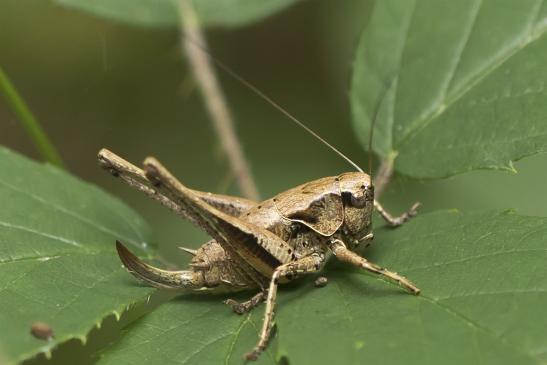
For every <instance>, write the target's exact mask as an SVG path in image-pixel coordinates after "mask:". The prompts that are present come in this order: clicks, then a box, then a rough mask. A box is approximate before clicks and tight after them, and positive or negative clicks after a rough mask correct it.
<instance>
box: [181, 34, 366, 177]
mask: <svg viewBox="0 0 547 365" xmlns="http://www.w3.org/2000/svg"><path fill="white" fill-rule="evenodd" d="M183 37H184V39H185V40H186V41H188V42H190V43H192V44H193V45H194V46H196V47H198V48H199V49H201V50H202V51H203V52H205V53H206V54H207V55H208V56H209V57H210V58H211V60H213V62H214V63H215V64H216V65H217V66H218V67H219V68H221V69H222V70H223V71H224V72H226V73H227V74H228V75H230V76H231V77H232V78H234V79H235V80H237V81H238V82H239V83H241V84H243V85H244V86H245V87H247V88H248V89H249V90H251V91H252V92H254V93H255V94H256V95H258V96H259V97H260V98H262V99H263V100H264V101H266V102H267V103H268V104H270V105H271V106H273V107H274V108H275V109H277V110H278V111H280V112H281V113H282V114H283V115H285V116H286V117H287V118H289V119H290V120H292V121H293V122H294V123H296V124H297V125H298V126H299V127H301V128H303V129H304V130H305V131H306V132H308V133H309V134H311V135H312V136H314V137H315V138H317V139H318V140H319V141H321V142H322V143H323V144H324V145H326V146H327V147H328V148H330V149H331V150H332V151H334V152H335V153H336V154H338V155H339V156H340V157H342V158H343V159H344V160H346V161H347V162H348V163H349V164H350V165H351V166H353V167H355V169H357V171H359V172H362V173H365V172H364V171H363V170H362V169H361V168H360V167H359V166H358V165H357V164H356V163H355V162H353V161H352V160H351V159H350V158H349V157H347V156H346V155H344V154H343V153H342V152H340V151H339V150H338V149H337V148H336V147H334V146H333V145H331V144H330V143H329V142H327V141H325V140H324V139H323V138H322V137H321V136H320V135H318V134H317V133H316V132H314V131H313V130H312V129H311V128H309V127H308V126H306V125H305V124H304V123H302V122H301V121H300V120H298V119H297V118H296V117H295V116H293V115H292V114H291V113H289V112H288V111H287V110H286V109H284V108H283V107H282V106H281V105H279V104H277V103H276V102H275V101H273V100H272V99H271V98H270V97H269V96H268V95H266V94H265V93H264V92H262V91H261V90H259V89H258V88H257V87H256V86H254V85H253V84H251V83H250V82H249V81H247V80H246V79H244V78H243V77H242V76H240V75H239V74H237V73H236V72H235V71H233V70H232V69H231V68H230V67H228V65H226V64H225V63H223V62H222V61H220V60H219V59H217V58H216V57H215V56H214V55H213V54H212V53H211V51H210V50H209V49H207V48H206V47H204V46H203V45H202V44H200V43H199V42H197V41H195V40H193V39H191V38H190V37H187V36H185V35H183Z"/></svg>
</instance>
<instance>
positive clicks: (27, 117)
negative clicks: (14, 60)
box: [0, 66, 65, 168]
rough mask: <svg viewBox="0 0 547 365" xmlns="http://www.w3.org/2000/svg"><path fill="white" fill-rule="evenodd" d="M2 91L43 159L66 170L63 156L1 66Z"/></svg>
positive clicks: (0, 80) (0, 82) (0, 83)
mask: <svg viewBox="0 0 547 365" xmlns="http://www.w3.org/2000/svg"><path fill="white" fill-rule="evenodd" d="M0 91H2V93H3V94H4V96H5V98H6V101H7V102H8V104H9V106H10V107H11V109H12V110H13V112H14V113H15V115H17V118H18V119H19V121H20V122H21V123H22V124H23V126H24V127H25V130H26V131H27V133H28V135H29V136H30V138H31V139H32V141H33V142H34V146H35V147H36V149H37V150H38V152H39V153H40V155H41V156H42V158H43V159H44V160H45V161H47V162H49V163H51V164H52V165H55V166H57V167H60V168H64V167H65V165H64V163H63V160H62V159H61V156H60V155H59V153H58V152H57V150H56V149H55V147H54V146H53V144H52V143H51V141H50V140H49V138H48V136H47V134H46V133H45V132H44V130H43V128H42V126H41V125H40V123H39V122H38V120H37V119H36V118H35V117H34V115H33V114H32V112H31V111H30V109H29V107H28V106H27V104H26V103H25V101H24V100H23V98H22V97H21V95H19V93H18V92H17V90H16V89H15V87H14V86H13V84H12V83H11V81H10V80H9V78H8V76H7V75H6V73H5V72H4V70H3V69H2V67H1V66H0Z"/></svg>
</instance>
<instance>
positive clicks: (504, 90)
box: [351, 0, 547, 178]
mask: <svg viewBox="0 0 547 365" xmlns="http://www.w3.org/2000/svg"><path fill="white" fill-rule="evenodd" d="M546 30H547V4H546V3H545V2H543V1H541V0H524V1H518V2H515V1H512V0H483V1H481V0H464V1H449V0H441V1H438V0H410V1H397V0H388V1H378V2H376V6H375V8H374V12H373V15H372V17H371V19H370V22H369V24H368V27H367V29H366V30H365V32H364V33H363V35H362V38H361V41H360V44H359V47H358V51H357V56H356V59H355V65H354V74H353V81H352V91H351V99H352V109H353V116H354V126H355V130H356V132H357V134H358V136H359V138H360V139H361V141H362V143H363V145H364V146H365V147H366V148H368V132H369V129H370V118H371V116H372V114H373V112H374V110H375V108H376V106H377V105H381V108H380V114H379V117H378V120H377V123H376V126H375V130H374V143H373V149H374V151H375V152H376V153H378V154H379V155H381V156H382V157H384V158H387V159H390V160H394V162H395V169H396V170H397V171H399V172H401V173H403V174H405V175H408V176H412V177H420V178H439V177H445V176H450V175H454V174H457V173H461V172H465V171H469V170H472V169H480V168H491V169H506V170H514V169H513V166H512V161H515V160H517V159H519V158H522V157H524V156H528V155H531V154H534V153H538V152H545V151H547V123H546V121H547V103H545V100H546V97H547V90H546V88H545V84H546V82H547V68H546V67H545V59H547V37H546V35H545V31H546Z"/></svg>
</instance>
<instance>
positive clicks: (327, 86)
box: [0, 0, 547, 262]
mask: <svg viewBox="0 0 547 365" xmlns="http://www.w3.org/2000/svg"><path fill="white" fill-rule="evenodd" d="M371 5H372V4H371V2H370V1H366V0H346V1H343V2H336V1H329V0H313V1H311V0H310V1H302V2H297V3H296V5H294V6H292V7H290V8H288V9H287V10H285V11H283V12H281V13H278V14H277V15H275V16H272V17H269V18H267V19H265V20H262V21H260V22H259V23H256V24H251V25H247V26H244V27H240V28H236V29H231V28H230V29H228V28H222V27H216V28H212V29H209V30H208V31H207V37H208V40H209V42H210V48H211V50H212V52H213V53H214V54H215V55H216V57H218V58H219V59H221V60H222V61H223V62H225V63H226V64H228V65H230V67H232V68H233V69H234V70H235V71H236V72H238V73H239V74H240V75H242V76H243V77H244V78H246V79H247V80H249V81H251V82H252V83H253V84H254V85H256V86H257V87H258V88H259V89H261V90H263V91H264V92H266V93H267V94H269V95H270V96H271V97H272V98H273V99H274V100H276V101H277V102H279V104H281V105H282V106H284V107H285V108H286V109H287V110H289V111H290V112H291V113H293V114H294V115H295V116H297V117H298V118H300V119H302V120H303V121H304V122H305V123H307V125H309V126H310V127H311V128H312V129H314V130H316V131H317V132H318V133H319V134H320V135H322V136H324V137H325V138H326V139H327V140H328V141H329V142H331V143H332V144H334V145H335V146H337V147H339V148H340V149H341V150H342V151H343V152H344V153H346V154H348V155H349V156H350V157H351V158H352V159H354V160H355V161H356V162H357V163H358V164H360V165H362V166H366V164H367V160H368V158H367V152H366V151H364V150H363V149H362V147H361V146H360V145H359V144H358V141H357V138H356V136H355V135H354V132H353V130H352V127H351V120H350V118H351V116H350V111H349V101H348V92H349V80H350V74H351V67H352V62H353V55H354V49H355V47H356V45H357V41H358V38H359V34H360V32H361V30H362V29H363V27H364V26H366V20H367V18H368V16H369V10H370V8H371ZM0 6H1V10H0V24H2V31H0V65H1V66H2V67H3V69H4V71H5V72H6V73H7V74H8V75H9V77H10V78H11V80H12V82H13V83H14V84H15V86H16V87H17V88H18V89H19V91H20V93H21V94H22V96H23V97H24V98H25V99H26V101H27V102H28V104H29V106H30V108H31V109H32V110H33V112H34V113H35V115H36V116H37V118H38V119H39V121H40V122H41V124H42V125H43V126H44V128H45V129H46V132H47V133H48V135H49V136H50V138H51V139H52V140H53V143H54V144H55V146H56V147H57V148H58V150H59V151H60V153H61V155H62V157H63V159H64V160H65V162H66V165H67V167H68V169H69V170H70V172H72V173H73V174H75V175H77V176H79V177H81V178H82V179H84V180H87V181H91V182H94V183H96V184H97V185H99V186H101V187H103V188H105V189H106V190H108V191H110V192H112V193H113V194H114V195H117V196H119V197H121V198H122V199H123V200H124V201H126V202H127V203H128V204H129V205H131V206H132V207H134V208H135V210H137V211H138V212H140V213H141V214H142V215H143V216H144V217H145V218H146V220H148V221H149V222H150V223H151V225H152V226H153V228H154V231H155V234H156V239H157V241H158V242H159V246H160V249H161V251H162V252H163V253H164V254H165V255H166V256H168V257H170V258H171V260H172V261H174V262H184V261H186V260H187V258H186V257H185V256H183V255H182V254H180V253H179V252H178V250H177V249H176V247H177V246H178V245H181V244H184V245H186V246H198V245H199V244H200V243H201V242H203V241H204V239H205V238H206V237H205V235H204V234H202V233H201V232H199V231H198V230H197V229H195V228H193V227H192V226H191V225H190V224H189V223H187V222H185V221H183V220H181V219H179V218H178V217H176V216H174V215H173V214H172V213H170V212H169V211H168V210H166V209H164V208H163V207H161V206H159V205H158V204H156V203H154V202H152V201H149V200H148V199H146V198H145V197H144V196H142V195H140V194H139V193H137V192H135V191H132V190H131V189H129V188H128V187H126V186H125V185H123V184H120V183H119V182H118V181H116V180H115V179H112V178H111V177H110V176H109V175H108V174H106V173H104V172H103V171H101V170H100V169H99V168H98V166H97V163H96V154H97V151H98V150H99V149H100V148H101V147H108V148H110V149H112V150H113V151H115V152H116V153H118V154H120V155H122V156H124V157H125V158H127V159H128V160H130V161H132V162H133V163H136V164H138V163H140V161H142V160H143V159H144V157H146V156H148V155H154V156H156V157H158V158H159V159H160V160H161V161H163V162H164V164H165V165H166V166H168V167H169V168H170V169H171V170H172V171H173V172H174V173H175V175H177V176H178V177H179V178H180V179H181V180H182V181H183V182H185V183H186V184H187V185H188V186H190V187H192V188H195V189H199V190H205V191H213V192H220V193H227V194H238V191H237V187H236V186H235V185H234V180H233V178H232V177H231V176H230V172H229V168H228V164H227V161H226V160H225V158H224V156H223V153H222V151H221V148H220V144H219V142H218V140H217V139H216V137H215V134H214V132H213V129H212V127H211V124H210V122H209V120H208V115H207V113H206V111H205V109H204V105H203V102H202V100H201V97H200V95H199V93H198V92H197V90H196V87H195V83H194V81H193V79H192V77H191V75H190V73H189V69H188V68H187V63H186V60H185V59H184V57H183V54H182V52H181V49H180V37H179V32H178V30H177V29H172V28H166V29H160V28H152V27H138V26H132V25H128V24H120V23H116V22H112V21H109V20H106V19H101V18H97V17H94V16H92V15H90V14H87V13H82V12H78V11H74V10H71V9H67V8H64V7H61V6H59V5H56V4H55V3H53V2H51V1H39V0H2V2H1V3H0ZM219 77H220V80H221V83H222V86H223V88H224V92H225V94H226V97H227V99H228V102H229V105H230V107H231V109H232V112H233V114H234V117H235V120H236V128H237V132H238V134H239V136H240V139H241V141H242V143H243V147H244V150H245V153H246V155H247V157H248V159H249V161H250V163H251V166H252V172H253V175H254V177H255V179H256V181H257V184H258V186H259V189H260V192H261V194H262V196H263V197H269V196H271V195H274V194H276V193H277V192H280V191H282V190H285V189H287V188H290V187H292V186H294V185H297V184H300V183H302V182H305V181H308V180H312V179H315V178H318V177H321V176H327V175H334V174H338V173H340V172H343V171H347V170H350V166H349V165H348V164H347V163H345V162H344V161H343V160H342V159H340V158H339V157H337V156H336V155H335V154H334V153H332V152H331V151H330V150H328V149H327V148H326V147H324V146H323V145H321V144H320V143H319V142H318V141H316V140H314V139H313V138H311V137H310V136H309V135H307V134H306V133H305V132H304V131H303V130H301V129H299V128H297V127H296V126H295V125H293V123H292V122H290V121H288V120H286V118H285V117H283V116H282V115H281V114H279V113H278V112H277V111H275V110H274V109H273V108H272V107H271V106H270V105H268V104H266V103H264V102H263V101H262V100H260V99H259V98H258V97H256V96H255V95H253V94H252V93H251V92H250V91H248V90H247V89H245V88H244V87H243V86H242V85H240V84H238V83H237V82H235V81H234V80H232V79H231V78H230V77H228V76H226V75H225V74H223V73H222V72H219ZM0 121H1V122H0V143H1V144H3V145H6V146H7V147H9V148H12V149H14V150H16V151H19V152H21V153H23V154H25V155H28V156H30V157H33V158H36V159H40V157H39V156H38V155H37V153H36V151H35V149H34V147H33V145H32V142H31V141H30V140H29V138H28V137H27V135H26V134H25V132H24V130H23V128H22V127H21V125H20V124H19V122H18V121H17V120H16V118H15V116H14V114H13V113H12V111H11V110H9V109H8V107H7V104H6V103H5V102H4V101H3V100H2V101H0ZM546 167H547V156H545V155H536V156H533V157H530V158H526V159H524V160H522V161H519V162H517V163H516V164H515V168H516V169H517V170H518V174H511V173H507V172H502V171H475V172H471V173H467V174H463V175H459V176H456V177H454V178H451V179H445V180H436V181H416V180H410V179H407V178H405V177H404V176H397V175H396V176H395V177H394V178H393V181H392V183H391V185H390V186H389V187H388V189H387V191H386V192H385V194H384V197H383V201H384V205H386V206H387V207H389V208H390V209H391V210H393V211H395V212H397V211H401V210H403V209H406V208H407V207H408V206H409V204H411V203H412V202H414V201H421V202H422V203H423V207H422V211H432V210H438V209H446V208H458V209H460V210H462V211H471V210H478V209H496V208H502V209H505V208H508V207H513V208H515V209H517V210H518V211H519V212H520V213H522V214H525V215H539V216H545V215H547V195H546V194H545V193H544V187H545V181H546V179H547V169H546ZM365 168H366V167H365ZM179 260H180V261H179Z"/></svg>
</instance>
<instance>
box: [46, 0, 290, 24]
mask: <svg viewBox="0 0 547 365" xmlns="http://www.w3.org/2000/svg"><path fill="white" fill-rule="evenodd" d="M54 1H55V2H56V3H59V4H62V5H65V6H67V7H71V8H74V9H79V10H83V11H86V12H89V13H91V14H94V15H97V16H101V17H105V18H110V19H113V20H116V21H121V22H125V23H129V24H135V25H141V26H154V27H177V26H178V24H179V22H180V16H179V14H178V7H177V2H178V0H91V1H90V0H54ZM297 1H299V0H267V1H265V0H194V6H195V8H196V12H197V13H198V16H199V18H200V21H201V23H202V24H204V25H205V26H226V27H237V26H242V25H246V24H249V23H252V22H256V21H259V20H261V19H264V18H266V17H268V16H270V15H273V14H275V13H277V12H279V11H281V10H283V9H285V8H287V7H288V6H290V5H292V4H294V3H295V2H297Z"/></svg>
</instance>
